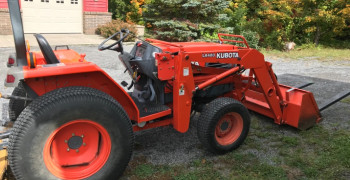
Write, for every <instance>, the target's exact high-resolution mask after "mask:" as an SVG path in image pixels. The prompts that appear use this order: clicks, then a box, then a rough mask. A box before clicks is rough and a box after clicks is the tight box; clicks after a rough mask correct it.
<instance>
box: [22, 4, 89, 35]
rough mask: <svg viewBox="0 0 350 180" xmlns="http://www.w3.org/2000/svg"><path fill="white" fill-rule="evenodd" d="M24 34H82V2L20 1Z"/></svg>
mask: <svg viewBox="0 0 350 180" xmlns="http://www.w3.org/2000/svg"><path fill="white" fill-rule="evenodd" d="M21 6H22V11H23V15H22V17H23V25H24V33H82V29H83V13H82V0H21Z"/></svg>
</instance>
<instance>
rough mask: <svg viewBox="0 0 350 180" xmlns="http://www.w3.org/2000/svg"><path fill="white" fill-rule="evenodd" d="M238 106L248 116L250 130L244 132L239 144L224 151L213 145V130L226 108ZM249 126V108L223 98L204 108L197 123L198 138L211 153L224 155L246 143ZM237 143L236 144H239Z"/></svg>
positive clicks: (248, 123) (247, 123)
mask: <svg viewBox="0 0 350 180" xmlns="http://www.w3.org/2000/svg"><path fill="white" fill-rule="evenodd" d="M232 104H234V105H237V106H239V109H240V111H242V113H243V114H246V115H248V119H247V120H246V125H247V126H248V129H247V130H246V131H245V132H243V133H244V134H243V133H242V134H243V138H240V139H239V140H237V141H241V142H238V143H237V144H236V145H235V146H234V147H233V148H230V149H229V150H223V149H220V148H218V147H216V146H215V145H213V144H212V140H211V139H212V138H213V136H214V134H213V132H212V128H214V129H215V126H216V121H215V120H214V119H215V118H219V117H216V116H217V115H218V113H219V112H220V111H221V110H222V109H223V108H224V107H226V106H230V105H232ZM249 126H250V116H249V111H248V110H247V108H246V107H245V106H244V105H243V104H242V103H241V102H239V101H237V100H235V99H232V98H228V97H222V98H217V99H214V100H213V101H211V102H210V103H208V104H207V105H206V106H205V107H204V108H203V111H202V112H201V114H200V117H199V120H198V121H197V136H198V138H199V140H200V142H201V143H202V144H203V145H204V146H205V147H206V148H207V149H208V150H209V151H211V152H213V153H215V154H224V153H227V152H229V151H232V150H233V149H236V148H238V147H239V146H240V144H241V143H242V142H243V141H244V139H245V137H246V136H247V134H248V131H249ZM237 141H236V142H237Z"/></svg>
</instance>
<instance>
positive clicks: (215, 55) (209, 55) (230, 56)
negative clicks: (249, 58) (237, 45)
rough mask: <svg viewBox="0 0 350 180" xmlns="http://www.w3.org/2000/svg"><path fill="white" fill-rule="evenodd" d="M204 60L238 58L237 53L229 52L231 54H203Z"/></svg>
mask: <svg viewBox="0 0 350 180" xmlns="http://www.w3.org/2000/svg"><path fill="white" fill-rule="evenodd" d="M202 57H203V58H213V57H216V59H228V58H238V57H239V56H238V53H237V52H229V53H203V54H202Z"/></svg>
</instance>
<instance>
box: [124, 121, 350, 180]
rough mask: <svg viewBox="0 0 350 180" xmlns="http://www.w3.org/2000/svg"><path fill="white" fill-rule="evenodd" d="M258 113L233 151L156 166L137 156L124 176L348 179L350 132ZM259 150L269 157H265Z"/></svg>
mask: <svg viewBox="0 0 350 180" xmlns="http://www.w3.org/2000/svg"><path fill="white" fill-rule="evenodd" d="M260 118H261V117H260V116H252V124H251V130H250V133H249V135H248V137H247V139H246V141H245V142H244V144H243V145H242V146H241V147H240V148H238V149H237V150H235V151H233V152H231V153H228V154H226V155H222V156H214V158H210V159H207V157H202V158H199V159H197V160H194V161H192V162H191V163H189V164H184V165H176V166H169V165H152V164H151V163H148V162H147V160H146V157H138V158H134V160H133V161H131V163H130V164H129V167H128V169H127V171H126V172H125V176H124V177H128V178H130V179H175V180H196V179H208V180H212V179H247V180H248V179H249V180H250V179H269V180H270V179H349V178H350V153H349V152H350V132H349V131H346V130H337V131H334V130H328V129H326V128H324V127H323V126H322V125H316V126H315V127H313V128H311V129H310V130H307V131H299V130H296V129H292V128H288V127H279V126H277V125H275V124H273V123H272V122H271V123H267V122H266V121H265V122H264V120H260ZM348 123H349V122H348ZM278 129H279V130H278ZM282 131H290V132H291V133H290V134H292V135H290V136H289V135H287V134H288V133H286V134H284V133H282V134H281V132H282ZM252 150H253V151H252ZM252 152H258V153H252ZM259 154H260V155H264V154H269V156H268V158H261V157H258V156H260V155H259Z"/></svg>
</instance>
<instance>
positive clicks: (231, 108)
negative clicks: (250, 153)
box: [197, 98, 250, 154]
mask: <svg viewBox="0 0 350 180" xmlns="http://www.w3.org/2000/svg"><path fill="white" fill-rule="evenodd" d="M249 127H250V115H249V112H248V109H247V108H246V107H245V106H244V105H243V104H242V103H240V102H239V101H237V100H235V99H232V98H217V99H215V100H213V101H211V102H210V103H208V104H207V105H206V106H205V107H204V108H203V111H202V113H201V115H200V117H199V119H198V121H197V135H198V138H199V140H200V141H201V143H202V144H203V145H204V146H205V147H206V148H207V149H208V150H209V151H211V152H213V153H215V154H224V153H227V152H230V151H232V150H234V149H236V148H238V147H239V146H240V145H241V144H242V143H243V141H244V140H245V138H246V137H247V135H248V132H249Z"/></svg>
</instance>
